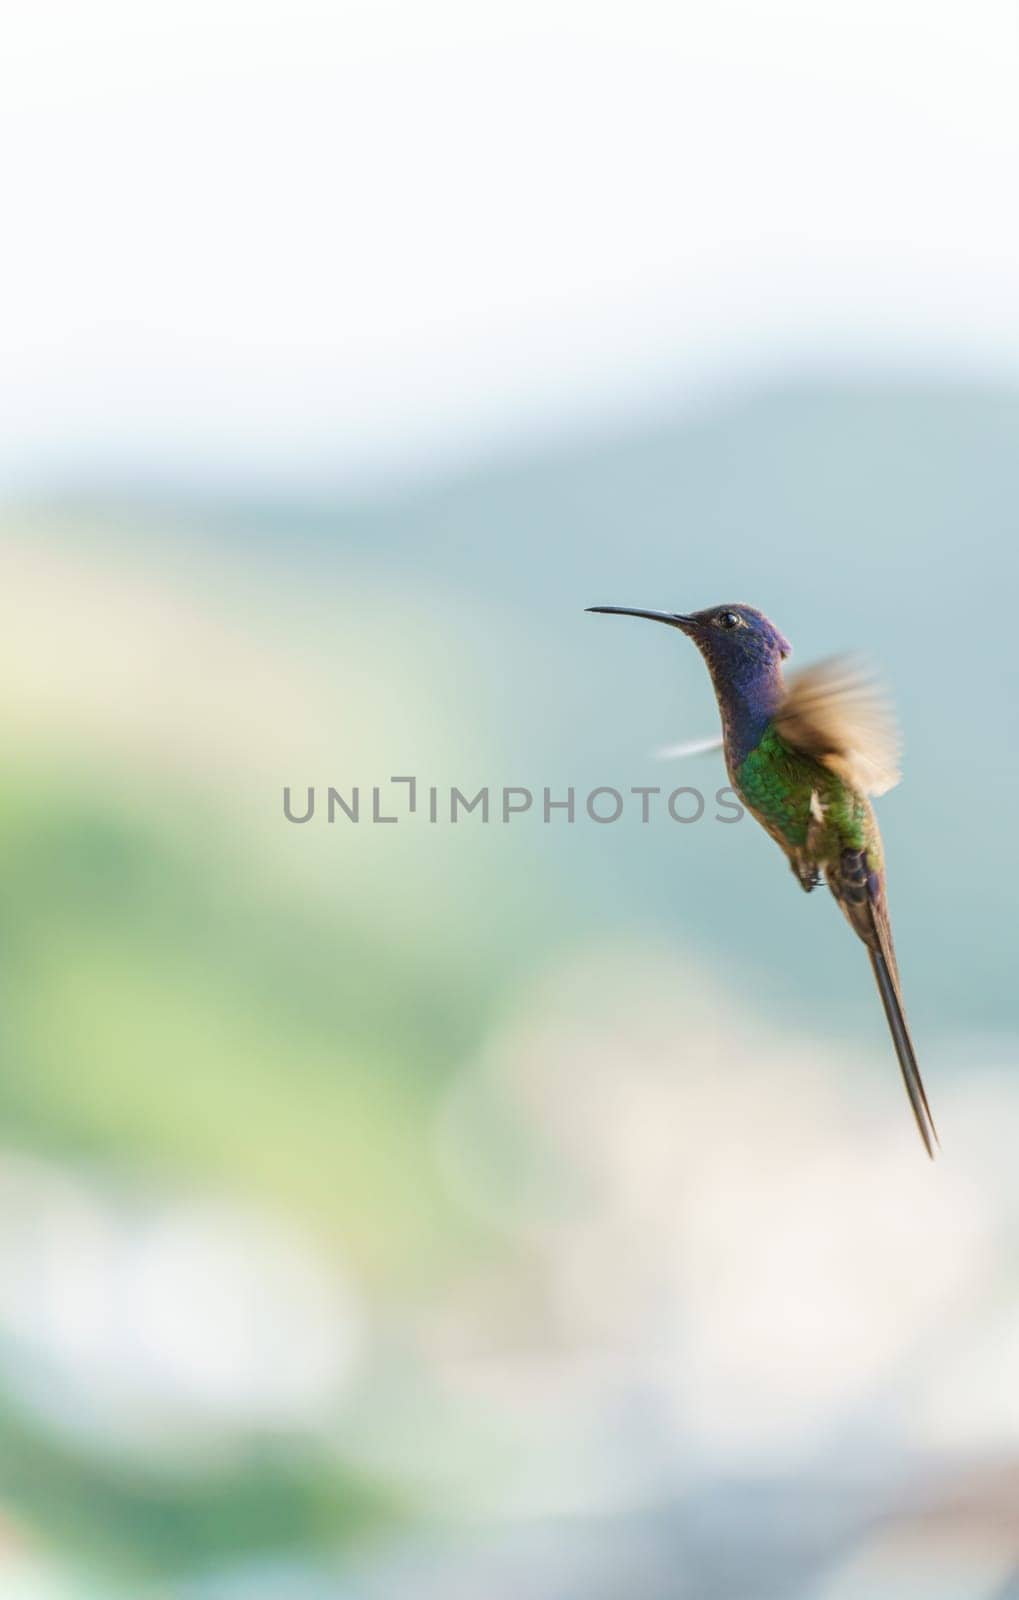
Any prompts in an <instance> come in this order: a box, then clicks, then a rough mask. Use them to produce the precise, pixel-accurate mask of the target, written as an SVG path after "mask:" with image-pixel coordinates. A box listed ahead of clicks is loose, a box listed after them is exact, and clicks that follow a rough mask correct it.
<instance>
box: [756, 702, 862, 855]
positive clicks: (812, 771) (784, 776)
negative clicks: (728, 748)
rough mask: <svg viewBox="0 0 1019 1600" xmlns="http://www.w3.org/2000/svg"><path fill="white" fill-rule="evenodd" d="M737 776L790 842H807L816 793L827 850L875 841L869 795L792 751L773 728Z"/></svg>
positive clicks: (767, 820)
mask: <svg viewBox="0 0 1019 1600" xmlns="http://www.w3.org/2000/svg"><path fill="white" fill-rule="evenodd" d="M735 778H736V783H737V786H738V788H739V790H740V793H741V794H742V796H743V798H744V799H745V801H746V803H747V805H748V806H749V807H750V808H751V810H752V811H754V812H756V814H757V815H758V816H759V817H760V819H761V821H762V822H763V823H764V824H765V826H766V827H768V828H770V829H771V830H772V832H774V833H777V834H779V835H780V836H781V837H782V838H783V839H784V840H785V841H786V843H788V844H790V845H793V846H803V845H805V844H806V842H807V829H808V826H809V825H810V821H811V809H810V806H811V796H812V795H813V794H815V793H816V794H817V797H818V801H819V803H820V806H821V808H822V811H823V814H824V827H823V833H824V835H825V846H826V848H825V851H824V853H827V852H828V850H829V849H830V850H850V849H857V850H858V849H863V848H865V847H872V846H873V845H874V843H875V841H876V838H877V831H876V828H875V827H874V822H873V813H872V811H871V809H870V805H869V803H868V802H867V800H866V798H865V797H864V796H863V795H861V794H858V793H857V792H856V790H854V789H851V788H850V787H849V786H848V784H846V783H844V782H843V780H842V779H841V778H839V777H838V776H837V775H836V774H835V773H834V772H830V771H829V770H828V768H827V767H823V766H822V765H821V763H820V762H818V761H815V760H814V759H813V758H812V757H811V756H804V755H800V754H799V753H798V752H797V751H795V750H791V749H790V748H789V746H788V745H787V744H786V743H785V742H784V741H783V740H782V739H781V738H780V737H779V735H778V734H777V733H776V732H775V731H774V729H773V728H770V727H769V728H768V729H767V731H766V732H765V734H764V737H763V738H762V739H761V741H760V743H759V744H758V745H757V746H756V747H755V748H754V749H753V750H751V751H750V753H749V755H747V756H745V757H744V759H743V761H742V762H741V763H740V765H739V767H738V768H737V769H736V773H735ZM815 833H816V827H815Z"/></svg>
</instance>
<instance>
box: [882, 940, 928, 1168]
mask: <svg viewBox="0 0 1019 1600" xmlns="http://www.w3.org/2000/svg"><path fill="white" fill-rule="evenodd" d="M878 930H879V937H880V931H881V930H880V923H879V924H878ZM881 945H882V946H884V945H885V941H884V939H882V940H881ZM867 953H868V954H869V956H870V964H871V966H872V967H873V969H874V977H875V978H876V979H877V986H878V992H879V994H880V996H881V1003H882V1005H883V1006H884V1008H885V1016H886V1017H887V1018H888V1027H889V1030H890V1032H891V1035H892V1043H893V1044H894V1045H895V1054H896V1055H897V1056H898V1058H899V1066H900V1067H901V1069H902V1081H903V1083H904V1084H905V1085H906V1093H907V1094H908V1096H909V1103H910V1105H911V1106H912V1108H913V1115H914V1117H915V1118H916V1125H917V1127H918V1129H919V1130H920V1137H921V1139H922V1140H923V1142H924V1148H925V1149H926V1151H927V1154H928V1155H929V1156H930V1158H931V1160H932V1161H933V1159H934V1146H935V1145H936V1144H938V1143H939V1142H940V1141H939V1139H938V1135H937V1130H936V1129H935V1127H934V1118H933V1117H932V1116H931V1108H930V1106H929V1105H928V1104H927V1095H926V1093H925V1091H924V1086H923V1079H922V1078H921V1076H920V1068H919V1067H918V1066H917V1061H916V1052H915V1051H914V1049H913V1041H912V1039H911V1038H910V1036H909V1028H908V1026H907V1023H906V1015H905V1012H904V1011H903V1009H902V996H901V995H900V993H899V984H898V974H897V973H896V971H895V956H894V953H892V951H891V948H890V945H889V946H888V950H887V953H886V950H885V948H875V946H874V945H872V944H869V945H868V946H867ZM889 955H890V956H891V960H890V961H889V959H888V957H889Z"/></svg>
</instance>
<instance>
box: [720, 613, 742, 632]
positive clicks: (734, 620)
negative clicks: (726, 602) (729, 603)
mask: <svg viewBox="0 0 1019 1600" xmlns="http://www.w3.org/2000/svg"><path fill="white" fill-rule="evenodd" d="M715 621H716V622H717V623H718V626H719V627H720V628H738V627H739V625H740V622H741V621H742V618H741V617H740V614H739V612H738V611H720V612H719V613H718V616H717V617H716V618H715Z"/></svg>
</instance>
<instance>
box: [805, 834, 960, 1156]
mask: <svg viewBox="0 0 1019 1600" xmlns="http://www.w3.org/2000/svg"><path fill="white" fill-rule="evenodd" d="M826 876H827V879H828V887H829V888H830V890H831V892H832V894H833V895H834V896H835V898H836V900H837V901H838V903H839V905H840V906H841V907H842V910H843V912H844V913H845V915H846V917H847V919H848V921H849V924H850V926H851V927H852V928H853V929H854V931H855V932H856V933H857V934H858V935H859V937H860V938H861V939H862V940H863V942H864V944H865V945H866V946H867V954H868V955H869V956H870V964H871V966H872V967H873V969H874V977H875V978H876V980H877V987H878V993H879V994H880V996H881V1004H882V1005H883V1006H884V1008H885V1016H886V1017H887V1018H888V1028H889V1031H890V1033H891V1036H892V1043H893V1044H894V1045H895V1054H896V1055H897V1056H898V1058H899V1066H900V1068H901V1069H902V1081H903V1082H904V1083H905V1085H906V1093H907V1094H908V1096H909V1103H910V1105H911V1106H912V1108H913V1115H914V1117H915V1118H916V1125H917V1128H918V1129H919V1130H920V1137H921V1139H922V1140H923V1143H924V1149H925V1150H926V1151H927V1154H928V1155H929V1156H930V1158H931V1160H932V1161H933V1159H934V1148H935V1146H936V1145H938V1144H939V1143H940V1140H939V1139H938V1135H937V1132H936V1130H935V1127H934V1118H933V1117H932V1116H931V1108H930V1106H929V1105H928V1104H927V1095H926V1093H925V1092H924V1086H923V1080H922V1078H921V1077H920V1068H919V1067H918V1066H917V1062H916V1051H915V1050H914V1049H913V1041H912V1039H911V1038H910V1036H909V1026H908V1024H907V1022H906V1013H905V1011H904V1010H903V1006H902V990H901V989H900V988H899V968H898V963H897V962H896V960H895V945H894V944H893V943H892V927H891V923H890V921H889V919H888V902H887V900H886V898H885V884H884V874H883V873H882V872H881V871H880V869H878V870H876V871H874V870H872V869H871V866H870V863H869V861H868V856H867V851H866V850H865V849H852V850H843V852H842V854H841V856H840V857H839V859H838V860H837V861H835V862H831V863H829V865H828V867H827V869H826Z"/></svg>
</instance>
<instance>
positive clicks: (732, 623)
mask: <svg viewBox="0 0 1019 1600" xmlns="http://www.w3.org/2000/svg"><path fill="white" fill-rule="evenodd" d="M588 610H589V611H604V612H608V613H610V614H611V615H613V616H620V617H647V618H648V620H649V621H651V622H665V623H668V625H669V627H670V628H678V629H679V630H680V632H681V633H685V634H686V635H687V637H688V638H690V639H692V640H693V642H694V644H695V645H696V646H697V648H698V650H699V651H700V653H701V655H702V656H703V657H704V659H705V661H706V662H707V664H708V666H709V668H710V669H711V675H712V677H713V678H714V679H715V680H716V682H726V681H730V682H731V681H740V680H744V681H745V680H747V679H750V678H755V677H757V676H758V675H763V674H766V673H770V672H773V671H774V670H775V669H776V668H777V667H778V666H779V664H780V662H782V661H784V660H785V658H786V656H787V655H789V653H790V651H791V649H792V646H791V645H790V643H789V641H788V639H786V638H785V637H784V635H783V634H781V633H779V631H778V629H777V628H776V627H775V624H774V623H773V622H769V621H768V618H767V617H766V616H765V615H764V613H763V611H756V610H755V609H754V607H753V606H745V605H742V604H736V605H724V606H709V607H708V608H707V610H705V611H691V612H687V613H684V612H680V611H636V610H631V609H630V608H629V607H627V606H589V607H588Z"/></svg>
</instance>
